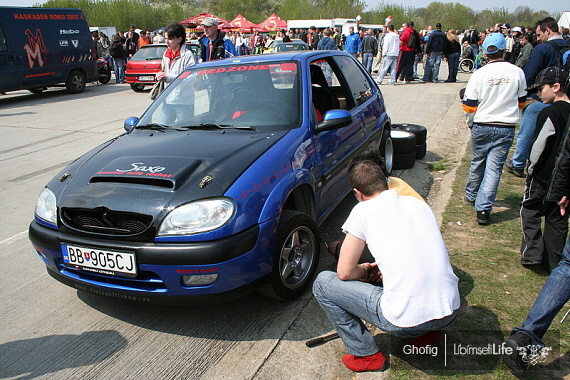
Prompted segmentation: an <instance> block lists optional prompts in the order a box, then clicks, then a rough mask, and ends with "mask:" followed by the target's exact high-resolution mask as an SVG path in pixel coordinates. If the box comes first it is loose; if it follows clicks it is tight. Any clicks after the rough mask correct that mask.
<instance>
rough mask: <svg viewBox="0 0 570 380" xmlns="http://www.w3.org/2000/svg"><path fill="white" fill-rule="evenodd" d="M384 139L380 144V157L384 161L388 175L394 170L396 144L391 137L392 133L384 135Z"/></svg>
mask: <svg viewBox="0 0 570 380" xmlns="http://www.w3.org/2000/svg"><path fill="white" fill-rule="evenodd" d="M384 136H385V137H384V139H383V141H382V143H381V144H380V156H381V157H382V158H383V159H384V166H385V167H386V171H387V172H388V174H390V173H392V170H393V169H394V144H393V143H392V138H391V137H390V132H387V133H385V134H384Z"/></svg>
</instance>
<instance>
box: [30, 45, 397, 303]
mask: <svg viewBox="0 0 570 380" xmlns="http://www.w3.org/2000/svg"><path fill="white" fill-rule="evenodd" d="M124 127H125V129H126V133H124V134H122V135H120V136H118V137H116V138H114V139H112V140H110V141H107V142H106V143H104V144H102V145H100V146H98V147H96V148H95V149H93V150H91V151H89V152H88V153H86V154H85V155H83V156H82V157H80V158H78V159H77V160H76V161H74V162H73V163H72V164H70V165H69V166H68V167H66V168H65V169H64V170H62V171H61V173H59V174H58V175H57V176H56V177H55V178H54V179H52V180H51V181H50V182H49V183H48V184H47V186H46V188H45V189H44V190H43V191H42V193H41V194H40V196H39V199H38V202H37V206H36V210H35V218H34V220H33V222H32V223H31V225H30V229H29V236H30V239H31V241H32V243H33V245H34V247H35V249H36V250H37V252H38V254H39V256H40V257H41V259H42V260H43V261H44V262H45V264H46V266H47V270H48V272H49V274H50V275H52V276H53V277H54V278H55V279H57V280H59V281H61V282H63V283H65V284H67V285H70V286H73V287H75V288H77V289H79V290H81V291H86V292H91V293H95V294H99V295H102V296H108V297H116V298H121V299H129V300H137V301H146V302H156V303H180V302H184V301H205V302H211V301H216V300H218V299H228V298H233V297H236V296H238V295H239V294H241V293H242V292H243V291H246V290H248V291H249V290H251V289H252V288H262V289H264V290H265V293H268V294H270V295H272V296H274V297H276V298H280V299H293V298H295V297H298V296H299V295H300V294H301V293H302V292H303V291H304V290H305V289H306V288H307V287H308V286H309V285H310V283H311V280H312V278H313V276H314V274H315V271H316V268H317V263H318V259H319V252H320V249H319V241H320V240H319V231H318V226H319V225H320V224H321V223H322V222H323V221H324V219H325V218H326V217H327V216H328V215H329V214H330V213H331V212H333V211H334V209H335V207H336V206H337V205H338V204H339V203H340V201H341V200H342V199H343V198H344V197H345V196H346V195H347V194H348V193H349V192H350V190H351V189H350V187H349V184H348V177H347V172H346V168H347V166H348V164H349V162H350V160H351V159H352V158H353V157H354V156H356V155H357V154H359V153H360V152H362V151H364V150H365V149H367V148H370V147H372V148H376V149H380V152H381V154H382V155H383V156H384V157H385V159H386V162H387V167H388V169H390V167H391V163H392V156H393V154H392V142H391V139H390V119H389V117H388V115H387V114H386V111H385V107H384V101H383V98H382V94H381V93H380V91H379V89H378V87H377V86H376V84H375V83H374V81H373V80H372V78H371V77H370V76H369V75H368V73H367V72H366V71H365V70H364V69H363V67H362V66H361V65H360V64H359V63H358V62H357V61H356V60H355V59H354V58H353V57H352V56H351V55H350V54H347V53H344V52H340V51H308V52H298V53H297V52H287V53H276V54H268V55H255V56H243V57H236V58H231V59H224V60H220V61H212V62H208V63H204V64H200V65H196V66H194V67H192V68H189V69H188V70H186V71H184V72H183V73H182V74H181V75H180V76H179V77H178V78H177V79H176V80H175V81H174V82H173V83H171V84H170V85H169V86H167V88H166V89H165V90H164V92H163V93H162V94H161V95H160V96H159V97H158V98H157V99H156V100H155V101H154V102H153V103H152V104H151V106H150V107H149V108H148V109H147V110H146V112H145V113H144V114H143V115H142V116H141V117H140V118H129V119H127V120H126V121H125V126H124Z"/></svg>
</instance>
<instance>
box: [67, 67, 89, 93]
mask: <svg viewBox="0 0 570 380" xmlns="http://www.w3.org/2000/svg"><path fill="white" fill-rule="evenodd" d="M85 85H86V81H85V75H84V74H83V73H82V72H81V71H78V70H73V71H72V72H71V73H70V74H69V77H68V78H67V82H65V88H67V91H69V93H71V94H79V93H80V92H83V90H85Z"/></svg>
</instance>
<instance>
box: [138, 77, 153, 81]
mask: <svg viewBox="0 0 570 380" xmlns="http://www.w3.org/2000/svg"><path fill="white" fill-rule="evenodd" d="M139 80H140V81H141V82H152V81H154V75H147V76H143V77H139Z"/></svg>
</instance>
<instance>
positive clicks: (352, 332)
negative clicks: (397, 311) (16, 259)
mask: <svg viewBox="0 0 570 380" xmlns="http://www.w3.org/2000/svg"><path fill="white" fill-rule="evenodd" d="M313 294H314V295H315V298H316V299H317V301H318V302H319V304H320V305H321V307H322V308H323V310H324V311H325V314H326V315H327V317H328V319H329V321H330V323H331V324H332V326H333V328H334V329H335V330H336V331H337V332H338V334H339V335H340V337H341V339H342V341H343V342H344V344H345V345H346V349H347V351H348V353H349V354H351V355H355V356H368V355H373V354H375V353H377V352H378V351H379V348H378V345H377V344H376V342H375V341H374V337H372V334H370V332H369V331H368V329H367V328H366V326H365V325H364V322H363V321H362V320H365V321H367V322H369V323H372V324H373V325H375V326H377V327H378V328H380V329H381V330H382V331H385V332H387V333H389V334H391V335H394V336H397V337H400V338H414V337H417V336H420V335H422V334H425V333H427V332H429V331H435V330H441V329H442V328H444V327H446V326H448V325H449V324H451V322H453V320H454V319H455V317H456V315H457V310H455V311H454V312H453V313H452V314H450V315H448V316H446V317H443V318H441V319H436V320H432V321H427V322H424V323H422V324H420V325H418V326H413V327H398V326H394V325H393V324H391V323H390V322H388V320H386V318H385V317H384V315H383V314H382V309H381V308H380V298H381V297H382V294H383V288H382V287H381V286H376V285H372V284H368V283H366V282H362V281H342V280H341V279H339V278H338V276H337V274H336V273H335V272H330V271H324V272H321V273H319V275H318V276H317V278H316V279H315V282H314V283H313Z"/></svg>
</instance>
